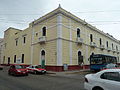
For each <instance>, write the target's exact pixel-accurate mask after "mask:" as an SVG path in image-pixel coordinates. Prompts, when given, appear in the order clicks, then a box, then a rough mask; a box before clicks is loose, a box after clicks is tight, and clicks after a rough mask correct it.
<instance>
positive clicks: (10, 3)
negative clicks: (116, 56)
mask: <svg viewBox="0 0 120 90" xmlns="http://www.w3.org/2000/svg"><path fill="white" fill-rule="evenodd" d="M59 4H61V7H62V8H63V9H65V10H67V11H69V12H71V13H72V14H74V15H76V16H77V17H79V18H80V19H82V20H85V21H86V22H88V23H90V24H91V25H93V26H95V27H96V28H98V29H99V30H101V31H103V32H105V33H109V34H110V35H112V36H113V37H115V38H116V39H118V40H120V35H119V32H120V0H0V38H3V37H4V31H5V30H6V29H7V28H9V27H14V28H17V29H22V30H23V29H25V28H27V27H28V26H29V23H30V22H32V21H34V20H36V19H38V18H40V17H41V16H43V15H45V14H47V13H49V12H51V11H52V10H54V9H56V8H57V7H58V6H59Z"/></svg>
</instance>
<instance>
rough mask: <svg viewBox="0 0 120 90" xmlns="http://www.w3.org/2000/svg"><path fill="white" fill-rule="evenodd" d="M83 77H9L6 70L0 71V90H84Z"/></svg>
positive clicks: (30, 75)
mask: <svg viewBox="0 0 120 90" xmlns="http://www.w3.org/2000/svg"><path fill="white" fill-rule="evenodd" d="M83 77H84V75H80V74H69V75H68V74H67V75H65V76H64V75H63V76H62V75H61V76H57V75H55V74H46V75H34V74H29V76H19V77H18V76H17V77H16V76H9V75H8V74H7V70H2V71H1V70H0V90H84V88H83V83H84V78H83Z"/></svg>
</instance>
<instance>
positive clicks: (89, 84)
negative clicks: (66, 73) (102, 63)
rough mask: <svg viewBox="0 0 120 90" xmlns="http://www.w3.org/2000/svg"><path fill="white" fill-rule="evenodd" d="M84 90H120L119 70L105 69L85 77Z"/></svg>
mask: <svg viewBox="0 0 120 90" xmlns="http://www.w3.org/2000/svg"><path fill="white" fill-rule="evenodd" d="M84 88H85V89H86V90H120V69H106V70H103V71H100V72H98V73H96V74H88V75H86V76H85V83H84Z"/></svg>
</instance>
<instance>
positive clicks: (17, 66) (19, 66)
mask: <svg viewBox="0 0 120 90" xmlns="http://www.w3.org/2000/svg"><path fill="white" fill-rule="evenodd" d="M15 67H16V69H23V68H25V67H24V66H23V65H16V66H15Z"/></svg>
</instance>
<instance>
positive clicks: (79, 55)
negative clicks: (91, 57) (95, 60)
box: [78, 51, 83, 65]
mask: <svg viewBox="0 0 120 90" xmlns="http://www.w3.org/2000/svg"><path fill="white" fill-rule="evenodd" d="M82 63H83V56H82V55H81V51H78V65H81V64H82Z"/></svg>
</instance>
